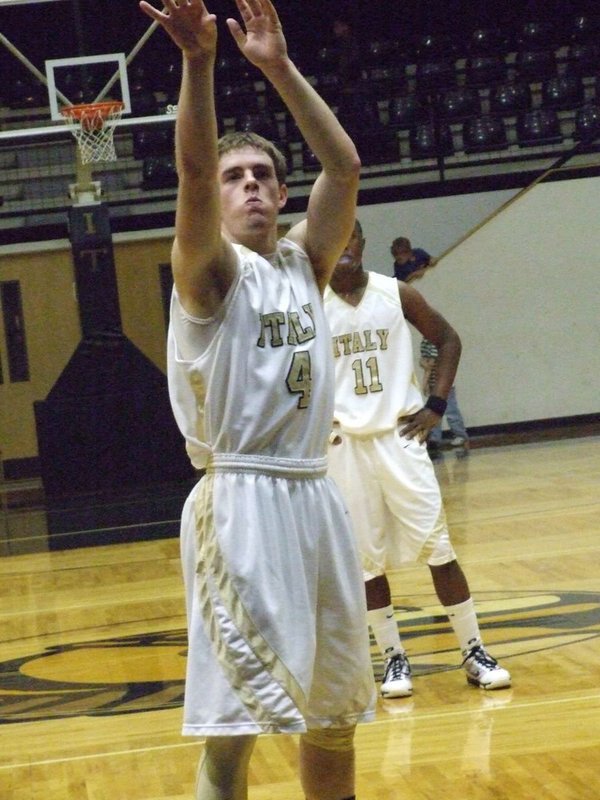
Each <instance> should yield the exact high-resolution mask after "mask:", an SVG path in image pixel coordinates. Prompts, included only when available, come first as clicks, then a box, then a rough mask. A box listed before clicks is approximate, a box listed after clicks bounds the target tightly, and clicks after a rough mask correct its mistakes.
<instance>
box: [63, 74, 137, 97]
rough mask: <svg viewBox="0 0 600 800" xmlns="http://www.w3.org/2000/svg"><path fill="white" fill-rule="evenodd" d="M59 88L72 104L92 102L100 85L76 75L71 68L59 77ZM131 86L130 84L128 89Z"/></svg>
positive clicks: (85, 77) (87, 77) (83, 76)
mask: <svg viewBox="0 0 600 800" xmlns="http://www.w3.org/2000/svg"><path fill="white" fill-rule="evenodd" d="M59 88H60V90H61V91H62V93H63V94H64V95H65V97H68V98H69V100H70V101H71V104H72V105H80V104H81V103H93V102H94V100H95V99H96V97H97V96H98V93H99V91H100V89H101V88H102V87H101V86H94V84H93V82H92V80H91V78H90V77H89V76H85V75H76V74H75V73H74V72H72V71H71V70H67V72H66V73H65V74H64V75H61V78H60V87H59ZM131 89H132V87H131V86H130V91H131Z"/></svg>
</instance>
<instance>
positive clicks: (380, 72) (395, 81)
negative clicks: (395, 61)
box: [364, 67, 408, 100]
mask: <svg viewBox="0 0 600 800" xmlns="http://www.w3.org/2000/svg"><path fill="white" fill-rule="evenodd" d="M364 90H365V94H368V95H370V96H371V97H374V98H375V99H376V100H388V99H389V98H390V97H392V95H394V94H398V93H399V92H402V91H408V84H407V80H406V76H405V74H404V68H403V67H372V68H371V69H368V70H367V71H366V74H365V81H364Z"/></svg>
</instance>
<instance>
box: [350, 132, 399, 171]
mask: <svg viewBox="0 0 600 800" xmlns="http://www.w3.org/2000/svg"><path fill="white" fill-rule="evenodd" d="M352 138H353V140H354V144H355V145H356V149H357V150H358V154H359V156H360V160H361V164H362V165H363V166H365V167H370V166H376V165H378V164H389V163H390V162H394V161H399V160H400V148H399V145H398V139H397V136H396V134H395V133H394V132H393V131H392V130H390V129H389V128H386V127H385V126H383V125H381V126H379V127H378V128H376V129H374V128H371V129H370V130H365V131H361V132H360V133H355V134H354V135H353V137H352Z"/></svg>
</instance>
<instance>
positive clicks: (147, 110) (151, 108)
mask: <svg viewBox="0 0 600 800" xmlns="http://www.w3.org/2000/svg"><path fill="white" fill-rule="evenodd" d="M130 99H131V113H132V114H133V116H134V117H152V116H155V115H156V114H158V113H160V112H159V103H158V100H157V99H156V95H155V94H154V92H153V91H151V90H150V89H149V88H147V87H143V86H142V87H139V88H136V90H135V91H131V92H130Z"/></svg>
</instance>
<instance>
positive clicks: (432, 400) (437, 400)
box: [425, 394, 448, 417]
mask: <svg viewBox="0 0 600 800" xmlns="http://www.w3.org/2000/svg"><path fill="white" fill-rule="evenodd" d="M447 405H448V401H447V400H444V398H443V397H437V396H436V395H435V394H430V395H429V397H428V398H427V402H426V403H425V408H430V409H431V410H432V411H434V412H435V413H436V414H438V415H439V416H440V417H443V416H444V414H445V413H446V407H447Z"/></svg>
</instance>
